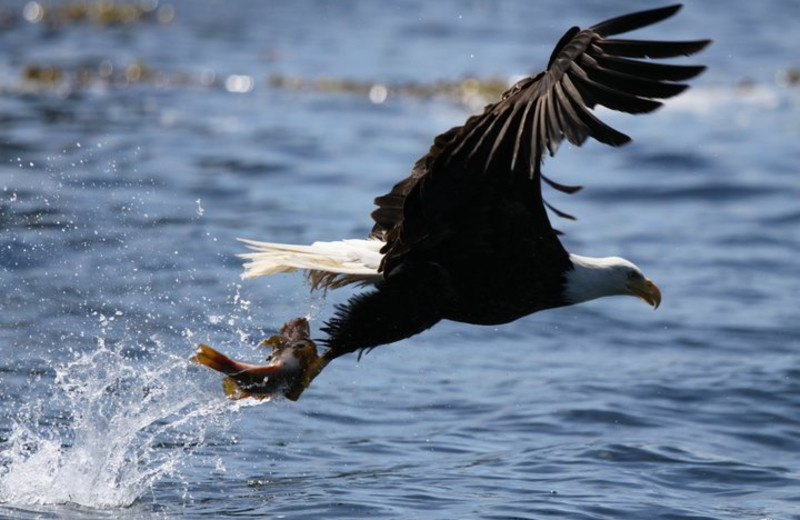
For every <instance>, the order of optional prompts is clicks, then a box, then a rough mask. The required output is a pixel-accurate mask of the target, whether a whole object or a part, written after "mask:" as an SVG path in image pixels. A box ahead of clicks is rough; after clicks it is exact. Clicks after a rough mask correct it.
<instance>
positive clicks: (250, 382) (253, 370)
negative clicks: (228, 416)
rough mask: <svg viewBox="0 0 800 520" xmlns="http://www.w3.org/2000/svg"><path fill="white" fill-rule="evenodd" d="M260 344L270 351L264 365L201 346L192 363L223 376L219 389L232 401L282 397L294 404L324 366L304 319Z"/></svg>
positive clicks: (294, 322) (297, 320)
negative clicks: (245, 361) (248, 398)
mask: <svg viewBox="0 0 800 520" xmlns="http://www.w3.org/2000/svg"><path fill="white" fill-rule="evenodd" d="M261 345H262V346H266V347H270V348H271V353H270V356H269V357H268V358H267V361H268V363H267V364H266V365H256V364H251V363H244V362H242V361H236V360H234V359H231V358H229V357H228V356H226V355H225V354H222V353H221V352H219V351H217V350H215V349H213V348H211V347H210V346H208V345H204V344H201V345H198V347H197V351H196V352H195V355H194V356H192V358H191V361H193V362H195V363H199V364H201V365H205V366H207V367H209V368H211V369H213V370H216V371H217V372H221V373H223V374H225V375H226V376H227V377H226V378H225V379H223V381H222V388H223V391H224V392H225V395H227V396H228V398H229V399H233V400H237V399H244V398H247V397H251V398H254V399H259V400H261V399H267V398H272V397H274V396H276V395H282V396H284V397H286V398H288V399H290V400H292V401H296V400H297V399H298V398H299V397H300V394H302V393H303V390H305V389H306V387H307V386H308V385H309V383H311V380H312V379H314V377H316V376H317V374H319V373H320V371H322V369H323V368H324V366H325V365H327V360H326V359H325V358H324V357H320V356H319V355H318V354H317V346H316V344H315V343H314V342H313V341H311V339H309V327H308V320H306V319H305V318H296V319H294V320H291V321H289V322H287V323H285V324H284V325H283V327H281V331H280V334H278V335H275V336H272V337H271V338H268V339H266V340H264V341H262V342H261Z"/></svg>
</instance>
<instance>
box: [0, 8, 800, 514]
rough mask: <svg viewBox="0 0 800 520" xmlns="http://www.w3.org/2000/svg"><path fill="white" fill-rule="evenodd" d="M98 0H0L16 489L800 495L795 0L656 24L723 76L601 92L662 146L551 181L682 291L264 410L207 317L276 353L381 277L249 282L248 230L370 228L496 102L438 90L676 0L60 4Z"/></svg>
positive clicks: (783, 507)
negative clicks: (132, 16)
mask: <svg viewBox="0 0 800 520" xmlns="http://www.w3.org/2000/svg"><path fill="white" fill-rule="evenodd" d="M65 5H67V4H65V3H63V2H52V3H43V4H38V3H36V2H25V1H16V0H10V1H6V2H4V3H3V4H2V5H0V27H1V29H0V49H3V50H2V52H0V282H1V286H2V298H1V299H0V352H2V356H0V517H2V518H23V519H33V518H69V519H73V518H77V519H111V518H113V519H118V518H122V519H139V518H148V519H149V518H226V517H235V518H252V519H255V518H292V519H294V518H298V519H299V518H314V519H320V518H326V519H339V518H340V519H352V518H387V519H408V518H415V519H431V520H433V519H456V518H487V519H492V518H494V519H512V518H514V519H523V518H524V519H541V518H565V519H637V520H641V519H663V520H666V519H670V520H677V519H687V520H688V519H693V520H698V519H751V520H761V519H773V520H778V519H797V518H800V310H798V309H800V306H798V296H797V295H798V294H800V277H799V276H798V275H799V274H800V270H798V261H797V258H798V253H800V171H799V170H800V147H799V146H798V144H797V143H798V138H800V87H798V83H797V77H798V67H800V60H798V55H797V49H798V47H800V3H798V2H796V0H764V1H759V2H752V1H745V0H729V1H724V2H723V1H702V2H701V1H699V0H689V1H687V2H686V5H685V6H684V9H683V10H682V11H681V12H680V13H679V14H678V15H677V16H676V17H675V18H674V19H672V20H669V21H666V22H664V23H663V24H660V25H659V26H657V27H653V28H650V29H647V30H646V31H643V32H642V33H640V35H641V36H642V37H649V38H654V39H657V38H672V39H694V38H712V39H714V44H713V45H712V46H711V47H709V48H708V49H707V50H706V51H704V52H703V53H702V54H701V55H698V56H697V57H695V58H692V59H690V60H685V61H688V62H693V63H703V64H706V65H708V67H709V69H708V71H707V72H706V73H705V74H704V75H703V76H701V77H700V78H698V79H697V80H695V81H693V88H692V89H691V90H689V91H687V92H686V93H685V94H684V95H682V96H681V97H679V98H677V99H674V100H671V101H670V102H668V103H667V104H666V106H665V107H664V108H663V109H662V110H660V111H658V112H656V113H654V114H651V115H648V116H639V117H634V116H630V115H622V114H617V113H612V112H610V111H601V112H600V116H601V117H603V118H604V119H605V120H606V121H608V122H609V123H611V124H612V125H614V126H615V127H617V128H619V129H621V130H622V131H624V132H626V133H628V134H630V135H631V136H633V137H634V142H633V143H632V144H630V145H628V146H626V147H623V148H620V149H612V148H608V147H604V146H602V145H599V144H597V143H587V145H586V146H584V147H582V148H580V149H577V148H574V147H571V146H566V145H565V146H564V147H563V149H562V150H561V151H560V152H559V155H558V156H557V157H555V158H552V159H548V160H547V162H546V164H545V171H546V172H547V173H549V174H551V175H552V176H553V177H554V178H556V179H557V180H559V181H562V182H565V183H570V184H582V185H584V186H585V187H586V188H585V189H584V190H583V191H582V192H580V193H579V194H577V195H573V196H567V195H562V194H552V195H551V196H550V199H551V201H552V202H553V203H554V204H555V205H556V206H558V207H560V208H562V209H565V210H567V211H569V212H570V213H573V214H575V215H576V216H578V218H579V220H578V221H576V222H568V221H559V222H558V227H560V229H562V230H563V231H564V232H565V233H566V234H565V236H564V238H563V240H564V243H565V245H566V246H567V248H568V249H570V250H571V251H574V252H577V253H580V254H586V255H592V256H605V255H620V256H624V257H626V258H630V259H631V260H633V261H635V262H636V263H637V264H638V265H639V266H641V267H642V269H643V270H644V271H645V272H646V273H647V274H648V276H650V277H651V278H653V279H654V280H655V281H657V282H658V283H659V285H660V286H661V289H662V291H663V293H664V301H663V304H662V306H661V308H659V309H658V311H657V312H652V311H650V310H649V309H648V308H647V307H646V306H644V305H642V304H641V302H637V301H634V300H633V299H623V298H620V299H605V300H602V301H596V302H591V303H588V304H585V305H582V306H577V307H574V308H564V309H559V310H554V311H548V312H544V313H540V314H536V315H533V316H530V317H527V318H524V319H521V320H519V321H517V322H514V323H511V324H508V325H504V326H502V327H478V326H468V325H462V324H452V323H442V324H440V325H437V326H436V327H435V328H434V329H432V330H430V331H428V332H426V333H424V334H421V335H419V336H417V337H413V338H410V339H408V340H405V341H403V342H400V343H398V344H396V345H393V346H387V347H382V348H379V349H377V350H375V351H374V352H372V353H370V354H369V355H366V356H364V357H363V358H362V359H361V360H360V361H357V360H356V358H355V356H348V357H345V358H342V359H340V360H338V361H337V362H336V363H334V364H332V365H331V366H330V367H329V368H327V369H326V371H325V372H324V373H323V374H322V375H321V376H320V377H319V378H318V379H317V380H315V381H314V384H313V385H312V386H311V387H310V388H309V389H308V390H307V391H306V393H305V394H304V395H303V397H302V399H301V400H300V401H298V402H296V403H292V402H285V401H275V402H268V403H262V404H260V405H258V406H251V405H249V404H247V403H231V402H228V401H226V400H225V399H224V397H223V395H222V392H221V389H220V384H219V377H218V375H216V374H214V373H212V372H210V371H208V370H205V369H203V368H202V367H198V366H195V365H191V364H190V363H188V361H187V359H188V358H189V356H190V355H191V354H192V352H193V351H194V348H195V345H196V344H197V343H198V342H208V343H210V344H212V345H214V346H216V347H218V348H220V350H223V351H225V352H229V353H231V354H232V355H235V356H236V357H239V358H243V359H247V360H252V361H257V360H260V359H262V358H263V353H262V352H261V351H259V349H258V347H257V346H256V344H257V342H258V340H260V339H261V338H262V337H265V336H268V335H271V334H273V333H275V331H276V330H277V329H278V328H279V327H280V325H281V324H282V323H283V322H284V321H286V320H288V319H291V318H294V317H296V316H303V315H308V316H310V317H311V319H312V328H314V329H315V331H318V328H319V326H320V325H321V323H322V322H323V321H324V320H325V319H326V318H328V317H329V316H330V315H331V313H332V310H333V307H334V304H335V303H337V302H342V301H344V300H346V299H347V297H348V296H349V295H350V294H352V292H353V290H350V289H342V290H341V291H336V292H332V293H330V294H328V295H309V294H308V292H307V288H306V287H305V286H304V284H303V279H302V277H301V276H300V275H282V276H276V277H273V278H270V279H264V278H261V279H255V280H247V281H242V280H241V279H240V274H241V262H240V260H239V259H238V258H236V256H235V255H236V253H239V252H242V251H243V246H242V245H241V244H240V243H238V242H237V241H236V238H238V237H245V238H254V239H261V240H271V241H277V242H293V243H307V242H311V241H314V240H330V239H337V238H343V237H362V236H364V235H366V233H368V231H369V229H370V227H371V226H370V222H371V221H370V219H369V213H370V211H371V210H372V208H373V205H372V199H373V198H374V197H375V196H376V195H379V194H382V193H384V192H385V191H387V190H388V189H389V188H390V187H391V185H392V184H394V183H395V182H396V181H398V180H399V179H401V178H402V177H404V176H405V175H406V174H407V173H408V171H409V168H410V166H411V165H412V164H413V162H414V161H415V160H416V159H417V158H418V157H419V156H420V155H422V154H423V153H424V152H425V151H426V150H427V148H428V146H429V145H430V143H431V141H432V139H433V137H434V136H435V135H437V134H438V133H440V132H442V131H444V130H446V129H448V128H449V127H451V126H453V125H456V124H460V123H461V122H462V121H463V120H464V119H465V118H466V117H467V116H468V115H469V114H470V113H472V112H474V111H475V110H477V109H478V108H479V107H480V102H477V103H476V102H474V100H472V101H471V102H467V103H463V102H461V101H460V100H457V99H454V98H452V97H450V96H447V95H437V94H433V93H431V92H432V87H433V86H435V85H438V84H442V83H443V82H448V81H450V82H458V81H460V80H462V79H464V78H468V77H476V78H480V79H486V80H489V79H499V80H501V81H509V82H510V81H513V79H514V78H517V77H519V76H520V75H524V74H530V73H533V72H535V71H537V70H539V69H541V68H542V67H544V66H545V65H546V63H547V59H548V57H549V55H550V51H551V49H552V47H553V45H554V44H555V43H556V42H557V41H558V39H559V37H560V36H561V34H562V33H563V31H565V30H566V29H567V28H569V27H570V26H572V25H575V24H578V25H581V26H584V27H585V26H588V25H591V24H594V23H596V22H599V21H601V20H603V19H605V18H608V17H611V16H615V15H618V14H622V13H625V12H628V11H631V10H634V9H640V8H646V7H656V6H660V5H663V2H656V1H651V0H647V1H640V2H636V3H631V2H624V1H622V0H604V1H599V0H598V1H586V2H580V3H576V2H573V3H564V2H559V1H555V0H541V1H537V2H530V1H518V2H517V1H513V2H511V1H509V2H502V1H492V0H483V1H474V0H466V1H456V0H446V1H441V2H427V1H422V0H409V1H404V2H370V1H354V2H335V1H323V0H299V1H296V2H272V1H270V2H261V1H239V2H216V1H212V0H201V1H188V0H180V1H175V2H172V3H170V4H166V3H164V2H161V3H157V2H145V3H142V4H130V5H135V6H139V7H141V8H142V9H144V11H145V12H146V13H147V14H146V16H145V19H144V20H139V21H134V22H131V23H123V24H110V25H105V24H102V23H100V22H99V21H98V20H97V19H90V20H85V21H66V20H62V22H61V23H54V22H47V18H42V17H40V16H39V15H40V14H41V13H44V12H46V11H47V10H48V9H58V8H61V7H63V6H65ZM39 9H45V11H39ZM41 16H44V15H43V14H42V15H41ZM32 67H38V68H37V69H36V70H43V69H47V68H48V67H49V68H50V69H47V70H57V71H60V73H61V79H60V80H58V81H56V82H54V83H48V82H43V81H34V80H32V79H31V78H30V75H31V70H33V69H32ZM26 71H27V72H26ZM137 74H138V75H137ZM26 77H27V78H28V79H26ZM276 78H278V79H281V81H280V82H277V81H276ZM287 79H291V80H292V81H295V82H296V84H295V87H294V88H292V87H291V85H290V88H287V87H286V83H285V80H287ZM278 83H280V84H278ZM343 84H345V86H342V85H343ZM325 85H328V87H325ZM330 85H339V86H338V87H335V88H331V87H330ZM347 85H350V86H351V87H352V88H346V87H347ZM370 85H373V86H374V85H378V86H387V87H388V97H386V98H385V99H382V98H381V96H378V97H377V98H376V97H373V98H372V99H370V96H369V95H368V93H369V91H370V88H369V86H370ZM364 86H366V87H364ZM409 86H418V87H421V88H420V92H427V94H425V95H410V94H409V92H410V89H409V88H400V87H409ZM362 87H363V88H362ZM426 88H427V90H426ZM373 92H374V91H373ZM378 92H380V90H379V91H378ZM376 101H378V102H376ZM467 101H470V100H467ZM479 101H480V100H479ZM486 101H488V100H486ZM497 268H498V269H502V266H497Z"/></svg>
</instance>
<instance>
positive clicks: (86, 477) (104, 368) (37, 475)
mask: <svg viewBox="0 0 800 520" xmlns="http://www.w3.org/2000/svg"><path fill="white" fill-rule="evenodd" d="M133 350H134V351H135V350H136V349H133ZM160 351H163V349H160ZM157 356H158V357H159V359H158V360H157V361H156V362H155V363H154V362H153V361H154V359H153V357H154V356H153V355H150V356H149V357H148V355H146V353H143V351H138V352H132V351H131V349H128V350H127V351H126V349H124V348H123V347H122V346H115V347H113V348H112V347H109V346H108V345H106V343H105V341H104V340H102V339H100V340H98V345H97V348H96V349H95V350H94V351H92V352H90V353H86V354H82V355H79V356H78V357H77V358H76V359H74V360H73V361H71V362H69V363H68V364H66V365H65V366H63V367H60V368H58V369H57V370H56V377H55V380H54V382H53V387H52V394H51V395H50V396H49V397H48V398H46V399H40V400H39V401H38V402H37V403H36V404H35V405H34V406H32V407H30V408H29V409H28V410H26V411H24V412H21V413H20V414H18V416H17V418H16V419H15V420H14V424H13V425H12V428H11V434H10V437H9V439H8V441H7V442H6V443H5V450H4V451H3V452H2V453H0V503H12V504H25V505H34V504H36V505H52V504H66V503H72V504H78V505H81V506H86V507H91V508H118V507H125V506H129V505H131V504H132V503H133V502H134V501H136V500H137V499H138V498H139V497H141V496H142V495H143V494H144V493H145V492H147V491H148V490H149V489H150V488H151V487H152V486H153V484H154V483H155V482H156V481H157V480H159V479H161V478H163V477H165V476H167V475H170V474H174V473H175V472H176V470H178V469H179V467H180V465H181V464H182V463H183V462H184V461H185V460H186V459H187V456H188V455H189V454H190V453H191V452H192V450H193V448H195V447H196V446H199V445H201V444H202V443H203V441H204V438H205V435H206V432H207V429H208V428H209V427H211V426H222V425H221V424H220V421H225V420H226V419H225V418H226V417H227V414H225V413H222V410H221V408H222V407H224V406H226V404H225V402H224V401H222V400H213V399H212V400H204V399H202V398H199V397H198V394H199V393H201V392H200V391H199V390H198V389H194V388H192V383H191V378H189V377H187V370H190V369H189V368H188V366H187V365H188V363H187V361H186V359H185V358H178V357H175V356H172V355H169V354H157Z"/></svg>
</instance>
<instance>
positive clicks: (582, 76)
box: [372, 5, 710, 267]
mask: <svg viewBox="0 0 800 520" xmlns="http://www.w3.org/2000/svg"><path fill="white" fill-rule="evenodd" d="M680 7H681V6H680V5H674V6H670V7H663V8H659V9H652V10H648V11H641V12H637V13H633V14H629V15H625V16H621V17H617V18H613V19H610V20H607V21H605V22H602V23H600V24H597V25H595V26H593V27H591V28H589V29H584V30H581V29H579V28H578V27H573V28H572V29H570V30H569V31H567V33H566V34H565V35H564V36H563V37H562V38H561V40H560V41H559V43H558V45H557V46H556V48H555V49H554V50H553V53H552V55H551V57H550V62H549V64H548V66H547V70H546V71H545V72H542V73H540V74H538V75H537V76H535V77H531V78H526V79H523V80H522V81H520V82H518V83H517V84H516V85H514V86H513V87H511V88H510V89H509V90H508V91H507V92H505V94H503V97H502V99H501V100H500V101H499V102H497V103H495V104H491V105H488V106H487V107H486V108H485V109H484V112H483V113H482V114H479V115H476V116H473V117H471V118H469V119H468V120H467V122H466V123H465V124H464V125H463V126H460V127H455V128H452V129H450V130H448V131H447V132H445V133H443V134H441V135H440V136H438V137H437V138H436V139H435V141H434V143H433V146H432V147H431V149H430V150H429V152H428V153H427V154H426V155H425V156H424V157H422V158H421V159H419V160H418V161H417V162H416V164H415V165H414V168H413V169H412V171H411V175H410V176H409V177H408V178H406V179H405V180H403V181H402V182H400V183H398V184H397V185H395V186H394V188H392V190H391V191H390V192H389V193H388V194H386V195H383V196H382V197H378V198H377V199H376V200H375V202H376V204H377V205H378V209H376V210H375V211H374V212H373V214H372V216H373V219H374V220H375V223H376V224H375V226H374V228H373V232H372V234H373V236H377V237H379V238H381V239H383V240H385V241H386V243H387V245H386V247H385V248H384V253H385V256H384V264H383V267H386V265H387V262H388V263H392V262H393V261H394V260H396V259H399V258H401V257H402V256H403V255H405V254H407V253H409V252H410V251H415V250H421V251H424V250H426V249H430V248H432V247H434V246H435V245H436V244H438V243H440V242H441V241H443V240H445V239H446V238H447V237H448V236H450V235H451V234H452V233H453V232H454V231H455V230H457V229H459V225H462V226H463V225H467V224H463V222H469V225H474V220H470V219H465V218H463V217H464V215H465V212H470V211H472V210H473V209H474V208H475V206H476V205H497V204H503V203H504V202H505V201H506V199H507V200H511V199H513V200H515V201H519V200H520V196H521V195H520V193H521V192H523V193H524V196H525V197H527V199H525V200H526V201H528V200H529V201H530V203H531V205H532V206H534V207H532V208H531V212H532V213H534V214H536V217H537V219H536V221H537V222H538V223H539V226H540V229H538V230H531V232H532V233H553V230H552V228H551V227H550V223H549V221H548V218H547V212H546V211H545V210H544V207H545V206H547V207H550V209H551V210H553V211H555V212H556V214H558V215H560V216H566V217H569V215H567V214H565V213H563V212H560V211H558V210H555V209H554V208H552V207H551V206H549V205H547V204H546V202H545V201H544V200H543V199H542V196H541V179H544V180H545V182H547V183H548V184H549V185H550V186H551V187H553V188H555V189H557V190H559V191H563V192H567V193H572V192H574V191H577V189H579V188H578V187H574V186H565V185H561V184H558V183H556V182H554V181H551V180H550V179H548V178H546V177H544V176H543V175H542V173H541V170H540V166H541V162H542V158H543V155H544V152H545V150H546V151H548V152H549V153H550V154H551V155H553V154H555V153H556V151H557V150H558V146H559V144H560V143H561V142H562V140H564V139H567V140H568V141H569V142H570V143H572V144H574V145H578V146H579V145H581V144H583V142H584V141H586V139H587V138H589V137H592V138H594V139H596V140H598V141H600V142H603V143H606V144H609V145H611V146H620V145H623V144H625V143H627V142H628V141H630V137H628V136H627V135H625V134H623V133H621V132H619V131H617V130H615V129H613V128H611V127H610V126H608V125H606V124H605V123H603V122H602V121H600V120H599V119H598V118H597V117H595V116H594V114H593V113H592V112H591V109H592V108H594V107H595V106H596V105H603V106H605V107H608V108H610V109H613V110H618V111H622V112H628V113H632V114H641V113H647V112H651V111H653V110H655V109H656V108H658V107H659V106H661V103H660V102H659V101H656V100H657V99H665V98H669V97H672V96H675V95H677V94H679V93H681V92H682V91H683V90H685V89H686V88H687V85H685V84H683V83H680V82H681V81H684V80H687V79H690V78H692V77H694V76H696V75H697V74H699V73H700V72H702V71H703V70H704V69H705V67H703V66H690V65H675V64H661V63H654V62H648V61H640V60H637V59H631V58H669V57H676V56H682V55H683V56H688V55H691V54H693V53H695V52H698V51H699V50H701V49H703V48H704V47H705V46H706V45H708V44H709V43H710V41H709V40H697V41H673V42H665V41H646V40H621V39H609V38H608V36H613V35H616V34H619V33H623V32H627V31H631V30H634V29H638V28H640V27H644V26H647V25H650V24H653V23H656V22H659V21H661V20H663V19H665V18H668V17H670V16H672V15H673V14H675V12H677V11H678V9H680Z"/></svg>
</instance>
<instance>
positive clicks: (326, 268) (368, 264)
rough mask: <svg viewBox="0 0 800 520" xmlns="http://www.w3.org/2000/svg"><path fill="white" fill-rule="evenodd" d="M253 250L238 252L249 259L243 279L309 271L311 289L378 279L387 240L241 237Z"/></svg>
mask: <svg viewBox="0 0 800 520" xmlns="http://www.w3.org/2000/svg"><path fill="white" fill-rule="evenodd" d="M239 240H241V241H242V242H244V243H245V244H247V247H248V248H250V249H252V250H253V251H254V252H253V253H244V254H241V255H238V256H239V257H240V258H244V259H246V260H247V262H246V263H245V264H244V273H243V274H242V278H254V277H256V276H268V275H271V274H276V273H290V272H292V271H298V270H300V271H306V273H307V274H308V276H309V278H310V280H311V285H312V288H318V287H320V286H322V287H326V288H328V287H330V288H336V287H340V286H342V285H347V284H350V283H357V282H360V283H370V282H376V281H377V280H378V279H379V278H380V274H378V266H379V265H380V263H381V258H382V257H383V255H382V254H381V253H380V249H381V247H383V245H384V243H383V242H382V241H380V240H376V239H368V240H364V239H355V238H354V239H347V240H339V241H337V242H314V243H313V244H311V245H310V246H303V245H294V244H277V243H273V242H257V241H255V240H247V239H239Z"/></svg>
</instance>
